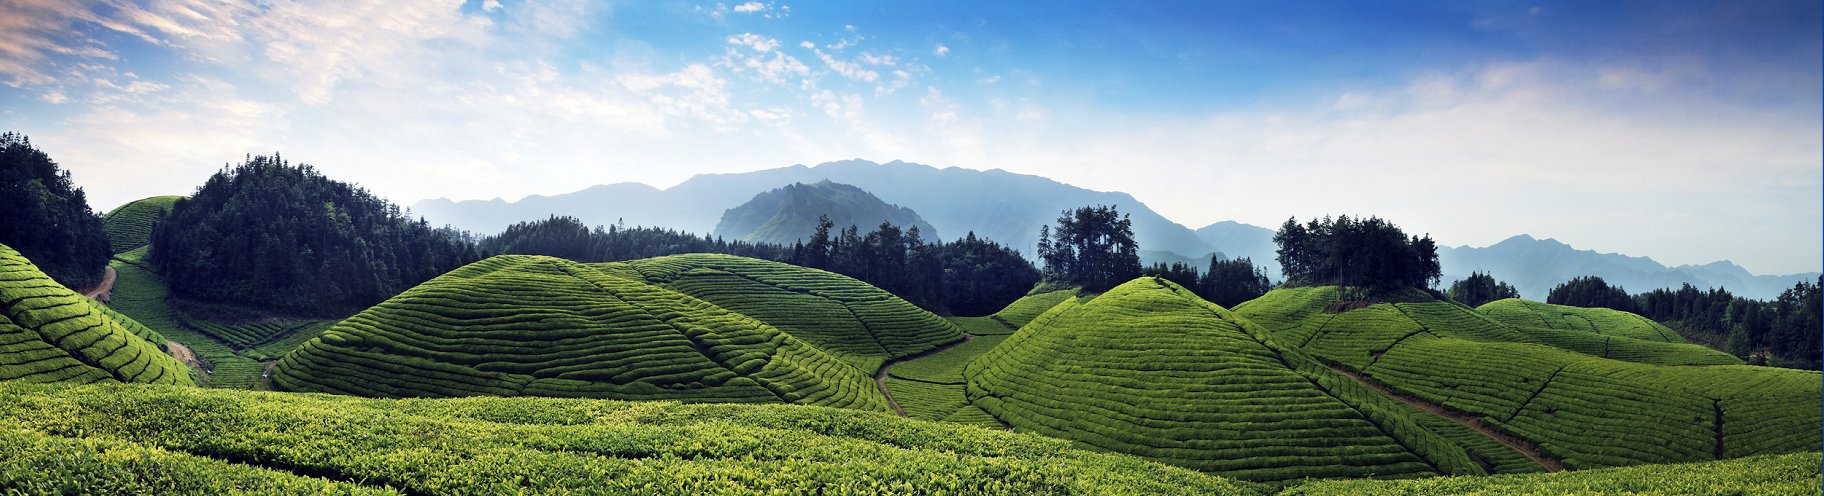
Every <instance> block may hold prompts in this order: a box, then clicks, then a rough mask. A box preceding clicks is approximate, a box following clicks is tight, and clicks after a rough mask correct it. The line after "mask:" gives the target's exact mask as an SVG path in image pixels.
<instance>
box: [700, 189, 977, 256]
mask: <svg viewBox="0 0 1824 496" xmlns="http://www.w3.org/2000/svg"><path fill="white" fill-rule="evenodd" d="M819 216H828V217H829V219H830V222H831V223H833V224H834V225H835V228H834V229H831V231H837V230H841V229H843V228H846V227H849V226H851V225H853V226H857V227H859V228H861V230H862V231H863V232H866V231H869V230H872V229H873V228H874V226H878V225H880V223H881V221H887V222H892V223H893V225H895V226H899V227H900V229H909V228H912V227H917V228H918V230H919V236H920V237H921V238H924V239H926V240H941V239H943V238H942V237H940V236H939V235H938V233H937V228H935V227H931V223H929V222H925V219H923V218H920V217H919V216H918V213H917V212H913V211H912V209H909V208H906V207H901V206H898V205H893V204H889V203H887V202H884V201H881V200H880V198H876V197H875V196H874V195H873V194H871V193H868V192H867V191H863V190H862V189H861V188H857V187H854V186H850V185H847V184H840V183H833V182H830V181H828V180H824V181H819V182H815V183H810V184H806V183H793V184H789V185H786V186H785V187H783V188H779V189H775V190H772V191H767V192H764V193H760V194H758V195H754V198H753V199H752V200H748V201H747V203H742V204H740V205H736V206H735V207H734V208H730V209H728V210H727V211H726V212H723V213H722V220H721V221H718V222H717V223H716V228H715V230H714V231H713V232H714V234H715V236H716V237H719V238H728V239H739V240H742V241H746V242H749V243H771V244H781V245H791V244H792V243H796V242H800V241H807V240H809V239H810V238H811V233H812V232H814V231H816V230H817V219H818V217H819ZM832 235H834V233H833V232H832Z"/></svg>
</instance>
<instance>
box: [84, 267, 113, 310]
mask: <svg viewBox="0 0 1824 496" xmlns="http://www.w3.org/2000/svg"><path fill="white" fill-rule="evenodd" d="M118 276H119V274H117V273H115V272H114V267H107V270H105V271H103V272H102V274H101V282H99V283H95V285H94V286H90V287H89V288H88V289H84V290H82V291H78V292H79V293H82V295H83V296H86V297H88V298H89V299H91V300H101V301H104V302H105V301H108V295H109V294H110V293H113V292H114V278H115V277H118Z"/></svg>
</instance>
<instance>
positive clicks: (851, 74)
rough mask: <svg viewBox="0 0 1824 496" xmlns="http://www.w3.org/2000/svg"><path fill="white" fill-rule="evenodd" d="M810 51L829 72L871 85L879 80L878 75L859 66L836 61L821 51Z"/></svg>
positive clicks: (844, 61)
mask: <svg viewBox="0 0 1824 496" xmlns="http://www.w3.org/2000/svg"><path fill="white" fill-rule="evenodd" d="M812 51H813V52H814V53H816V54H817V58H818V59H821V60H823V64H824V65H826V66H829V68H830V70H833V71H836V73H837V74H841V75H842V77H846V78H849V79H853V80H856V81H861V82H865V83H872V82H874V81H876V80H879V79H880V73H878V72H874V71H872V70H868V69H863V68H862V67H861V64H857V63H855V62H849V61H846V60H838V59H836V57H834V56H831V55H830V54H829V53H826V52H824V51H823V50H816V49H813V50H812Z"/></svg>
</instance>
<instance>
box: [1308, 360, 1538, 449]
mask: <svg viewBox="0 0 1824 496" xmlns="http://www.w3.org/2000/svg"><path fill="white" fill-rule="evenodd" d="M1330 369H1331V370H1335V371H1336V373H1339V374H1343V376H1344V377H1348V378H1350V379H1353V380H1355V382H1358V383H1361V384H1362V385H1363V386H1368V387H1370V388H1373V389H1374V390H1375V391H1379V392H1380V393H1381V394H1384V395H1387V396H1388V397H1390V398H1393V399H1396V400H1400V402H1401V403H1405V404H1408V405H1412V407H1413V408H1417V409H1420V410H1424V411H1425V412H1427V413H1430V414H1432V415H1437V416H1439V417H1444V418H1447V419H1450V420H1451V421H1453V422H1456V423H1459V424H1463V426H1464V427H1468V428H1469V429H1470V430H1473V431H1476V433H1477V434H1481V435H1483V436H1487V437H1488V438H1489V439H1493V440H1495V442H1498V443H1501V444H1502V445H1504V446H1507V447H1508V448H1509V449H1512V450H1514V451H1517V452H1519V453H1520V454H1521V455H1525V456H1526V457H1527V458H1529V459H1532V460H1533V463H1537V464H1539V466H1540V467H1544V468H1545V471H1546V472H1562V471H1564V464H1562V463H1559V462H1558V460H1557V459H1554V458H1552V457H1549V456H1546V455H1545V454H1544V453H1540V452H1539V447H1538V446H1534V445H1533V443H1531V442H1528V441H1526V440H1524V439H1520V438H1517V437H1514V436H1510V435H1507V434H1504V433H1501V432H1498V431H1496V430H1494V429H1491V428H1489V427H1488V426H1487V425H1484V424H1483V423H1482V419H1481V418H1477V417H1476V416H1474V415H1470V414H1467V413H1463V412H1459V411H1456V410H1452V409H1450V408H1446V407H1444V406H1443V405H1437V404H1433V403H1430V402H1427V401H1425V400H1421V399H1418V398H1414V397H1412V396H1408V395H1404V394H1400V393H1396V392H1394V391H1393V389H1391V388H1388V387H1387V385H1386V384H1382V383H1381V381H1377V380H1374V379H1372V378H1368V377H1363V376H1362V375H1360V374H1357V373H1354V372H1350V371H1348V370H1343V369H1342V368H1339V367H1335V366H1331V367H1330Z"/></svg>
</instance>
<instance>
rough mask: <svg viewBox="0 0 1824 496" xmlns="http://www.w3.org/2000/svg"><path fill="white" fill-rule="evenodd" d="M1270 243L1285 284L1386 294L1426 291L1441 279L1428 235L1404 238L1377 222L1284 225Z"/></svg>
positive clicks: (1372, 219) (1292, 222) (1344, 220)
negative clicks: (1276, 248)
mask: <svg viewBox="0 0 1824 496" xmlns="http://www.w3.org/2000/svg"><path fill="white" fill-rule="evenodd" d="M1273 242H1275V243H1278V244H1279V265H1280V267H1281V270H1282V271H1283V272H1284V273H1285V276H1286V280H1287V281H1295V282H1298V283H1300V284H1306V285H1340V286H1352V287H1365V288H1371V289H1375V290H1380V291H1387V290H1398V289H1400V288H1409V287H1416V288H1423V287H1428V286H1430V285H1431V284H1433V283H1435V282H1437V280H1438V277H1439V276H1440V274H1441V273H1442V272H1441V270H1442V269H1441V268H1440V267H1439V265H1438V247H1437V244H1436V243H1434V242H1432V240H1431V236H1430V235H1426V236H1424V237H1418V236H1413V237H1407V236H1406V233H1405V232H1404V231H1401V230H1400V228H1399V226H1395V225H1393V223H1391V222H1387V221H1385V220H1382V219H1381V218H1379V217H1369V218H1367V219H1352V218H1349V216H1347V215H1343V216H1338V217H1336V218H1335V219H1332V218H1330V217H1324V218H1323V220H1318V219H1311V221H1310V222H1308V223H1305V224H1302V225H1301V224H1299V223H1298V220H1297V219H1286V223H1285V224H1283V225H1281V226H1280V228H1279V232H1278V233H1276V234H1274V235H1273Z"/></svg>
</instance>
